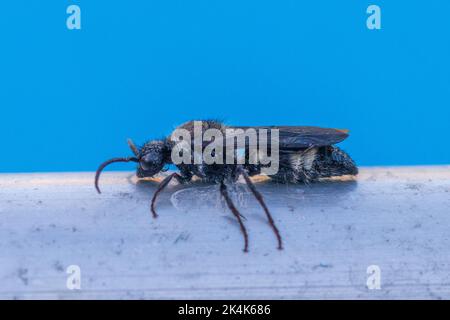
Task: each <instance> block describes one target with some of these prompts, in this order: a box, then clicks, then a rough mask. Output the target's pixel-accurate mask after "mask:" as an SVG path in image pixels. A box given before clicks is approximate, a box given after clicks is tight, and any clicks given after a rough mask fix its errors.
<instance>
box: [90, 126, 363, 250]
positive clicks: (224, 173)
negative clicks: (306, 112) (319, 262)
mask: <svg viewBox="0 0 450 320" xmlns="http://www.w3.org/2000/svg"><path fill="white" fill-rule="evenodd" d="M201 125H202V130H204V131H205V130H207V129H217V130H220V131H221V132H223V133H224V136H225V130H226V129H229V128H233V129H243V130H245V129H248V128H250V127H230V126H226V125H224V124H222V123H221V122H218V121H211V120H208V121H201ZM178 128H182V129H186V130H188V131H189V132H190V133H192V136H194V121H190V122H187V123H185V124H183V125H181V126H179V127H178ZM252 128H253V129H255V130H260V129H268V130H270V129H278V130H279V170H278V172H277V173H275V174H272V175H270V178H271V179H273V180H275V181H278V182H282V183H309V182H312V181H317V180H319V179H321V178H329V177H335V176H342V175H356V174H357V173H358V169H357V167H356V165H355V163H354V161H353V160H352V159H351V158H350V156H349V155H348V154H347V153H345V152H344V151H342V150H341V149H339V148H338V147H335V146H334V144H336V143H338V142H341V141H342V140H344V139H345V138H347V136H348V134H347V132H346V131H345V130H337V129H326V128H318V127H301V126H265V127H261V126H260V127H252ZM209 143H210V142H209ZM209 143H205V142H204V143H203V145H202V148H203V149H202V150H204V148H205V147H206V146H207V145H208V144H209ZM128 144H129V146H130V148H131V150H132V152H133V154H134V156H133V157H127V158H113V159H110V160H108V161H105V162H104V163H102V164H101V165H100V166H99V168H98V169H97V172H96V175H95V187H96V189H97V191H98V192H99V193H100V189H99V187H98V180H99V177H100V174H101V172H102V170H103V169H104V168H105V167H106V166H107V165H109V164H111V163H114V162H130V161H131V162H136V163H138V167H137V171H136V175H137V177H138V178H144V177H153V176H154V175H156V174H158V173H159V172H161V171H163V168H164V167H165V166H166V165H168V164H172V163H173V162H172V158H171V154H172V150H173V148H174V142H173V141H172V140H171V139H170V138H166V139H163V140H153V141H150V142H147V143H146V144H144V145H143V146H142V147H140V148H138V147H136V146H135V145H134V143H133V142H132V141H131V140H128ZM191 144H193V141H191ZM248 147H249V142H248V141H247V140H246V145H245V148H246V149H248ZM245 160H246V161H245V162H244V163H243V164H236V163H234V164H205V163H204V162H202V163H201V164H186V163H182V164H177V165H176V166H177V168H178V170H179V172H175V173H171V174H170V175H168V176H167V177H165V178H164V179H163V180H162V181H161V182H160V184H159V185H158V188H157V189H156V191H155V193H154V195H153V198H152V200H151V205H150V208H151V212H152V214H153V217H154V218H156V217H157V213H156V211H155V202H156V199H157V196H158V194H159V193H160V192H161V191H162V190H163V189H164V188H165V187H166V186H167V185H168V184H169V182H170V181H171V180H172V179H173V178H175V179H176V180H177V181H178V182H179V183H181V184H183V183H187V182H189V181H190V180H191V179H192V177H193V176H197V177H199V178H200V179H201V180H203V181H207V182H214V183H217V184H219V189H220V193H221V195H222V196H223V198H224V199H225V202H226V204H227V206H228V208H229V209H230V210H231V212H232V213H233V215H234V216H235V217H236V219H237V221H238V222H239V225H240V228H241V231H242V233H243V236H244V252H247V251H248V235H247V230H246V228H245V225H244V224H243V222H242V217H243V216H242V215H241V214H240V212H239V211H238V209H237V208H236V206H235V205H234V203H233V201H232V200H231V198H230V195H229V192H228V188H227V184H228V183H233V182H235V181H236V180H237V179H238V178H239V176H242V177H243V178H244V180H245V182H246V184H247V185H248V187H249V189H250V191H251V193H252V194H253V195H254V196H255V198H256V200H257V201H258V202H259V203H260V205H261V206H262V208H263V210H264V212H265V214H266V216H267V219H268V222H269V225H270V226H271V228H272V230H273V232H274V233H275V235H276V238H277V241H278V249H283V243H282V238H281V235H280V232H279V231H278V228H277V227H276V225H275V222H274V220H273V218H272V215H271V214H270V211H269V209H268V208H267V206H266V204H265V202H264V200H263V197H262V195H261V194H260V193H259V191H258V190H257V189H256V187H255V185H254V184H253V182H252V181H251V179H250V176H254V175H257V174H260V173H261V169H262V168H263V165H261V164H250V163H248V162H247V160H248V152H247V150H246V151H245Z"/></svg>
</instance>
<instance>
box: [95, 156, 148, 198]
mask: <svg viewBox="0 0 450 320" xmlns="http://www.w3.org/2000/svg"><path fill="white" fill-rule="evenodd" d="M130 161H132V162H139V159H138V158H135V157H127V158H112V159H109V160H107V161H105V162H103V163H102V164H101V165H100V166H99V167H98V169H97V171H96V172H95V189H97V192H98V193H101V191H100V188H99V187H98V180H99V178H100V174H101V173H102V171H103V169H105V167H106V166H108V165H110V164H111V163H115V162H130Z"/></svg>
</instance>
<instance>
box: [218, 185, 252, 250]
mask: <svg viewBox="0 0 450 320" xmlns="http://www.w3.org/2000/svg"><path fill="white" fill-rule="evenodd" d="M220 194H221V195H222V196H223V197H224V199H225V201H226V203H227V205H228V208H230V210H231V212H232V213H233V215H234V216H235V217H236V219H237V220H238V222H239V226H240V227H241V231H242V234H243V235H244V252H248V234H247V229H245V226H244V223H243V222H242V219H241V214H240V213H239V211H238V209H236V207H235V205H234V203H233V201H231V198H230V196H229V194H228V190H227V186H226V185H225V183H223V181H222V182H220Z"/></svg>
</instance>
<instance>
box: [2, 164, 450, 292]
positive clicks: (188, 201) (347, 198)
mask: <svg viewBox="0 0 450 320" xmlns="http://www.w3.org/2000/svg"><path fill="white" fill-rule="evenodd" d="M93 176H94V175H93V173H49V174H2V175H0V298H1V299H27V298H28V299H35V298H48V299H94V298H101V299H109V298H119V299H132V298H138V299H140V298H145V299H161V298H164V299H174V298H180V299H214V298H221V299H319V298H337V299H347V298H364V299H380V298H385V299H397V298H406V299H408V298H430V299H439V298H445V299H448V298H450V238H449V237H450V167H449V166H436V167H432V166H430V167H398V168H388V167H385V168H363V169H361V174H360V175H359V176H358V178H357V179H356V180H355V181H351V180H350V181H337V182H329V183H316V184H311V185H302V186H293V185H290V186H286V185H279V184H274V183H269V182H261V183H258V184H257V187H258V188H259V189H260V191H261V192H262V193H263V195H264V196H265V199H266V202H267V204H268V206H269V208H270V210H271V211H272V213H273V215H274V217H275V222H276V224H277V226H278V227H279V229H280V232H281V234H282V236H283V240H284V246H285V249H284V250H283V251H279V250H277V249H276V239H275V237H274V235H273V233H272V231H271V229H270V227H269V226H268V224H267V221H266V219H265V216H264V212H263V211H262V209H261V208H260V207H259V206H258V205H257V203H256V202H255V201H254V200H253V198H252V197H250V196H249V194H248V191H246V188H245V186H244V185H243V184H239V186H238V187H237V188H236V190H235V191H234V192H233V194H234V199H235V201H236V202H237V203H238V204H239V209H240V210H241V212H242V213H243V215H244V216H245V217H246V220H245V221H244V222H245V224H246V226H247V228H248V231H249V237H250V252H249V253H247V254H245V253H243V252H242V247H243V239H242V235H241V233H240V230H239V226H238V224H237V222H236V221H235V219H234V218H233V216H232V215H231V213H230V212H229V211H228V210H227V209H226V208H225V207H224V205H223V202H222V201H221V199H220V196H219V192H218V188H217V186H214V185H205V184H200V183H194V184H192V185H189V186H186V187H185V186H177V185H175V184H174V185H171V186H170V187H169V188H168V189H167V190H166V191H165V192H164V193H163V195H162V197H161V198H160V200H159V201H158V203H157V208H158V211H159V215H160V216H159V218H158V219H156V220H154V219H152V217H151V214H150V210H149V205H150V203H149V201H150V198H151V196H152V194H153V191H154V190H155V183H154V182H145V183H136V180H135V178H134V177H133V173H131V172H106V173H105V174H104V175H103V177H102V180H101V187H102V191H103V193H102V194H101V195H99V194H97V193H96V192H95V189H94V186H93ZM69 266H76V267H75V268H77V267H79V271H80V277H79V278H78V277H77V276H78V272H77V271H75V273H74V274H68V273H66V272H67V270H68V268H69ZM73 268H74V267H72V268H69V271H70V272H74V271H73V270H75V269H73ZM368 271H369V273H368ZM74 276H76V277H77V278H76V279H75V280H74V279H73V278H71V277H74ZM68 278H69V285H68ZM78 280H80V284H81V289H79V290H78V289H76V287H77V285H76V284H77V283H78V282H77V281H78ZM378 280H379V282H378ZM71 281H72V282H71ZM71 284H72V285H71ZM378 284H379V286H378ZM378 287H379V289H377V288H378ZM74 288H75V289H74Z"/></svg>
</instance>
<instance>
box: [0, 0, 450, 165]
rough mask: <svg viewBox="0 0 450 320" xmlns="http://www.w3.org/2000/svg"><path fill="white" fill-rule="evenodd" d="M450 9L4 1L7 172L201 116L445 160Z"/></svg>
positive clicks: (94, 155)
mask: <svg viewBox="0 0 450 320" xmlns="http://www.w3.org/2000/svg"><path fill="white" fill-rule="evenodd" d="M70 4H78V5H79V6H80V7H81V11H82V29H81V30H68V29H67V27H66V18H67V16H68V15H67V14H66V8H67V6H68V5H70ZM369 4H377V5H379V6H380V7H381V10H382V30H374V31H371V30H368V29H367V27H366V19H367V16H368V15H367V14H366V8H367V6H368V5H369ZM449 15H450V1H447V0H441V1H437V0H430V1H425V0H422V1H410V0H409V1H400V0H397V1H380V0H372V1H362V0H345V1H344V0H342V1H323V0H322V1H294V0H293V1H261V0H251V1H250V0H247V1H237V0H227V1H224V0H222V1H214V0H205V1H196V0H192V1H181V0H179V1H148V0H147V1H137V0H136V1H123V0H122V1H111V0H108V1H101V0H95V1H92V0H91V1H87V0H86V1H75V0H74V1H62V0H54V1H37V0H34V1H32V0H28V1H22V0H14V1H2V3H1V4H0V41H1V47H0V48H1V51H0V108H1V126H0V136H1V139H2V145H1V148H0V171H2V172H21V171H25V172H27V171H30V172H33V171H76V170H80V171H81V170H89V171H92V170H95V169H96V168H97V165H98V164H99V162H101V161H103V160H105V159H107V158H110V157H112V156H124V155H129V153H130V152H129V150H128V147H127V145H126V138H127V137H131V138H133V139H134V140H136V142H138V143H142V142H144V141H145V140H147V139H152V138H159V137H161V136H162V135H165V134H168V133H170V131H171V130H172V129H173V128H174V127H175V126H176V125H178V124H180V123H182V122H184V121H186V120H189V119H194V118H221V119H223V120H225V121H226V122H227V123H228V124H237V125H261V124H285V125H318V126H325V127H337V128H348V129H350V130H351V136H350V138H349V139H348V140H347V141H345V142H344V143H343V144H342V146H343V147H344V148H345V150H347V151H348V152H349V153H350V154H351V155H352V156H353V157H354V158H355V160H356V161H357V163H358V164H360V165H415V164H448V163H450V148H448V145H449V143H448V140H449V137H450V134H449V123H450V24H449ZM114 168H115V169H119V170H120V169H132V166H131V165H126V164H118V165H116V166H115V167H114Z"/></svg>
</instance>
